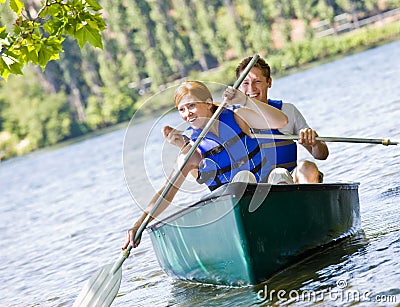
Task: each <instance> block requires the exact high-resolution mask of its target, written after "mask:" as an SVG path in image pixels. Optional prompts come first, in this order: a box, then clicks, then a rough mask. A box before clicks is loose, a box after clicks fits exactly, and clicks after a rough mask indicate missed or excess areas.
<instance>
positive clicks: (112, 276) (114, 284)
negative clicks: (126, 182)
mask: <svg viewBox="0 0 400 307" xmlns="http://www.w3.org/2000/svg"><path fill="white" fill-rule="evenodd" d="M258 58H259V55H258V54H255V55H254V56H253V58H252V59H251V61H250V62H249V64H248V65H247V66H246V68H245V70H244V71H243V72H242V73H241V74H240V76H239V78H238V79H237V80H236V82H235V84H234V85H233V88H234V89H237V88H238V87H239V85H240V84H241V83H242V81H243V80H244V78H245V77H246V75H247V74H248V73H249V71H250V69H251V68H252V67H253V65H254V64H255V63H256V61H257V60H258ZM226 104H227V102H226V100H225V99H224V100H223V102H222V103H221V104H220V105H219V106H218V109H217V110H216V111H215V112H214V114H213V116H212V117H211V118H210V120H209V121H208V123H207V125H206V126H205V127H204V129H203V131H202V132H201V133H200V135H199V137H198V139H197V140H196V142H195V143H194V144H193V145H192V148H191V149H190V150H189V151H188V153H187V155H186V157H185V160H184V161H183V163H182V165H181V166H180V168H179V170H178V171H177V172H176V173H175V174H174V176H173V177H172V178H171V180H170V181H169V183H168V185H167V186H166V187H165V189H164V190H163V192H162V193H161V195H160V197H159V198H158V199H157V201H156V203H155V204H154V206H153V208H152V210H151V211H150V212H149V214H148V215H147V216H146V219H145V220H144V221H143V223H142V224H141V225H140V227H139V229H138V231H137V232H136V235H135V238H134V241H137V240H138V239H139V238H140V237H141V235H142V232H143V231H144V229H145V228H146V226H147V224H148V223H149V221H150V219H151V217H152V216H153V215H154V213H155V212H156V211H157V209H158V207H159V206H160V204H161V202H162V200H163V199H164V197H165V196H166V195H167V193H168V192H169V190H170V189H171V188H172V186H173V185H174V184H175V182H176V181H177V179H178V177H179V175H180V173H181V172H182V170H183V168H184V167H185V166H186V164H187V163H188V161H189V159H190V157H191V156H192V155H193V153H194V151H195V150H196V149H197V147H198V146H199V144H200V142H201V140H202V139H203V138H204V136H205V135H206V134H207V132H208V131H209V130H210V129H211V126H212V124H213V123H214V121H215V120H216V118H217V117H218V116H219V115H220V114H221V112H222V111H223V109H224V107H225V106H226ZM131 249H132V245H131V244H129V245H128V247H127V248H126V250H124V251H123V252H122V253H121V255H120V257H119V258H118V260H117V261H116V262H115V263H114V264H108V265H105V266H104V267H102V268H101V269H100V270H98V271H97V272H96V274H95V275H93V276H92V278H90V279H89V280H88V281H87V283H86V284H85V286H84V287H83V289H82V290H81V292H80V294H79V296H78V297H77V299H76V300H75V302H74V305H73V306H96V307H97V306H110V305H111V303H112V301H113V300H114V298H115V296H116V295H117V293H118V290H119V287H120V285H121V278H122V263H123V262H124V261H125V259H126V258H128V257H129V253H130V251H131Z"/></svg>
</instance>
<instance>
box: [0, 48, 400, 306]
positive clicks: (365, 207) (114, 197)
mask: <svg viewBox="0 0 400 307" xmlns="http://www.w3.org/2000/svg"><path fill="white" fill-rule="evenodd" d="M399 59H400V41H397V42H393V43H390V44H387V45H384V46H381V47H378V48H374V49H371V50H368V51H366V52H363V53H359V54H355V55H351V56H347V57H345V58H343V59H340V60H337V61H334V62H331V63H328V64H324V65H321V66H318V67H315V68H312V69H309V70H307V71H303V72H300V73H296V74H293V75H290V76H288V77H285V78H281V79H277V80H274V82H273V86H272V89H271V90H270V93H269V96H270V98H276V99H278V98H280V99H284V100H285V101H287V102H292V103H294V104H296V105H297V107H298V108H299V109H300V110H301V111H302V113H303V114H304V115H305V117H306V119H307V121H308V123H309V124H310V125H311V126H312V127H313V128H314V129H316V130H317V131H318V133H319V134H320V135H321V136H343V137H360V138H386V137H388V138H391V139H393V140H400V128H399V124H400V60H399ZM164 121H166V122H168V121H169V122H172V123H173V124H174V125H175V124H177V123H179V120H178V119H177V116H176V114H169V115H168V116H166V117H165V118H163V120H162V121H150V120H149V121H146V122H142V123H137V124H136V122H135V121H133V124H135V128H134V129H130V130H131V131H133V132H132V133H131V134H128V136H129V138H128V139H127V141H125V143H124V137H125V134H126V129H122V130H117V131H114V132H110V133H107V134H105V135H102V136H97V137H94V138H90V139H86V140H83V141H81V142H78V143H74V144H72V145H68V146H65V147H62V148H58V149H49V150H43V151H38V152H36V153H33V154H30V155H27V156H24V157H20V158H15V159H12V160H9V161H5V162H2V163H1V164H0V193H1V194H0V195H1V198H0V234H1V241H0V250H1V254H0V272H1V274H0V305H1V306H71V305H72V303H73V301H74V300H75V298H76V296H77V295H78V294H79V292H80V290H81V289H82V286H83V284H84V282H85V281H87V280H88V279H89V278H90V277H91V276H92V275H93V274H94V272H95V271H96V270H97V269H99V268H100V267H101V266H103V265H105V264H108V263H112V262H114V261H115V260H116V259H117V258H118V256H119V253H120V249H121V246H122V245H123V243H124V238H125V233H126V229H128V228H129V227H131V226H132V225H133V223H134V221H135V219H136V218H137V217H138V216H139V214H140V208H139V207H138V205H143V204H146V203H147V201H149V200H150V198H151V196H152V194H153V193H154V189H158V188H160V187H161V184H162V183H163V181H164V174H165V173H167V172H168V169H169V168H170V167H172V165H168V163H167V164H166V165H165V166H164V167H161V165H160V164H159V159H160V157H161V155H162V154H170V155H171V154H172V155H174V154H175V152H174V149H171V148H170V147H168V146H162V145H163V143H162V137H161V133H160V132H159V126H160V125H162V124H163V123H164ZM153 127H156V128H155V129H153ZM149 131H151V133H149ZM124 144H125V150H123V147H124ZM328 145H329V148H330V156H329V158H328V159H327V160H326V161H317V164H318V166H319V167H320V168H321V169H322V171H323V172H324V173H325V181H326V182H332V181H356V182H360V184H361V185H360V190H359V194H360V204H361V217H362V231H360V232H359V233H358V234H356V235H355V236H354V237H352V238H351V239H348V240H345V241H344V242H342V243H341V244H339V245H337V246H334V247H332V248H330V249H328V250H325V251H322V252H321V253H319V254H317V255H314V256H312V257H310V258H307V259H306V260H305V261H303V262H302V263H299V264H297V265H294V266H292V267H290V268H289V269H287V270H285V271H284V272H282V273H280V274H278V275H276V276H274V277H273V278H272V279H271V280H269V281H268V283H266V284H264V285H260V286H257V287H245V288H229V287H218V286H210V285H201V284H196V283H190V282H184V281H179V280H175V279H173V278H171V277H169V276H167V275H166V274H165V273H164V272H163V271H162V270H161V269H160V267H159V265H158V262H157V259H156V257H155V255H154V252H153V249H152V246H151V242H150V238H149V236H148V234H147V233H145V234H144V235H143V238H142V243H141V245H140V246H139V247H138V248H137V249H134V250H133V251H132V253H131V256H130V258H129V259H127V260H126V261H125V263H124V264H123V274H122V276H123V277H122V283H121V287H120V291H119V294H118V296H117V297H116V299H115V301H114V303H113V306H250V305H265V306H267V305H271V304H276V305H278V304H281V303H287V304H289V305H293V306H310V305H313V304H315V303H312V302H310V301H307V300H299V301H297V302H296V300H295V298H296V293H297V294H299V293H300V294H301V293H302V291H303V292H304V291H314V292H315V293H322V292H323V291H325V292H326V291H330V293H329V292H326V293H329V295H326V296H325V298H324V299H323V300H320V301H319V302H317V304H318V305H321V306H326V305H335V306H337V305H343V306H349V305H360V306H376V305H380V306H395V305H399V304H400V290H399V288H400V146H388V147H386V146H382V145H370V144H348V143H346V144H345V143H329V144H328ZM161 148H162V150H161ZM123 153H124V155H123ZM299 155H300V159H303V158H310V156H309V155H308V154H307V153H306V152H305V151H303V150H302V151H300V154H299ZM123 156H124V158H123ZM123 161H124V163H125V172H124V166H123V165H124V163H123ZM127 170H128V171H127ZM127 183H128V185H127ZM190 184H191V185H192V186H193V185H194V184H193V183H190ZM191 189H192V187H191V188H188V189H186V190H185V191H184V192H182V193H181V194H180V195H178V198H177V201H176V204H177V205H179V206H180V205H184V204H187V203H190V202H191V201H193V200H195V199H197V198H198V196H199V195H201V194H202V193H205V191H204V189H203V188H199V187H195V188H193V189H197V190H196V193H189V191H191ZM131 194H132V196H131ZM265 290H267V291H265ZM272 290H274V291H275V292H273V291H272ZM280 290H283V291H286V296H281V297H280V298H281V299H282V300H281V301H279V298H278V297H277V295H276V293H277V292H278V291H280ZM260 291H261V292H260ZM290 291H292V292H291V298H292V300H291V301H288V300H289V299H290V297H289V292H290ZM350 291H353V292H352V293H359V294H360V295H361V296H362V295H364V298H368V299H369V300H370V301H364V302H359V300H358V299H357V297H355V296H353V297H350V298H346V297H345V295H343V294H346V293H347V292H350ZM264 292H268V293H269V294H270V293H272V297H271V298H272V300H267V301H264V302H263V301H262V300H261V297H260V295H258V294H259V293H264ZM273 293H275V294H273ZM332 294H333V295H332ZM365 294H367V295H365ZM361 298H363V297H361Z"/></svg>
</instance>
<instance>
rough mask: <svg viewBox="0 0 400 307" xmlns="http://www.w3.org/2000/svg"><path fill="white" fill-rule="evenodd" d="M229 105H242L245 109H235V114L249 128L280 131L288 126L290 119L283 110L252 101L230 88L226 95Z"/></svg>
mask: <svg viewBox="0 0 400 307" xmlns="http://www.w3.org/2000/svg"><path fill="white" fill-rule="evenodd" d="M224 96H225V98H226V99H227V103H228V104H230V105H234V104H240V105H242V106H243V108H238V109H235V114H236V115H237V116H238V117H240V118H241V119H242V120H243V121H244V122H245V123H246V124H247V125H248V126H249V128H255V129H279V128H282V127H284V126H286V125H287V123H288V118H287V116H286V115H285V113H283V112H282V111H281V110H278V109H277V108H274V107H272V106H270V105H268V104H267V103H263V102H261V101H258V100H256V99H251V98H250V97H248V96H246V95H245V94H244V93H242V92H241V91H239V90H235V89H233V88H232V87H228V88H227V90H226V91H225V93H224Z"/></svg>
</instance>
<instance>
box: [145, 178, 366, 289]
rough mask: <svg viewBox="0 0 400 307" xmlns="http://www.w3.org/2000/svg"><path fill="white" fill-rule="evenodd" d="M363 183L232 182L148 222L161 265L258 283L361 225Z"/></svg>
mask: <svg viewBox="0 0 400 307" xmlns="http://www.w3.org/2000/svg"><path fill="white" fill-rule="evenodd" d="M358 186H359V184H358V183H326V184H325V183H324V184H288V185H270V184H246V183H230V184H227V185H225V186H223V187H220V188H219V189H217V190H215V191H214V192H212V193H210V194H209V195H207V196H206V197H204V198H203V199H201V200H200V201H199V202H197V203H194V204H192V205H190V206H188V207H187V208H184V209H183V210H181V211H179V212H176V213H174V214H172V215H170V216H168V217H167V218H165V219H163V220H162V221H158V222H155V223H154V224H152V225H149V227H148V228H147V230H148V231H149V233H150V237H151V241H152V244H153V248H154V250H155V253H156V256H157V259H158V262H159V264H160V266H161V268H162V269H163V270H164V271H165V272H166V273H167V274H168V275H170V276H174V277H177V278H179V279H183V280H190V281H195V282H201V283H208V284H217V285H229V286H246V285H256V284H259V283H261V282H263V281H265V280H267V279H268V278H270V277H271V276H273V275H274V274H275V273H277V272H279V271H281V270H282V269H284V268H286V267H288V266H289V265H291V264H293V263H295V262H297V261H299V260H301V259H303V258H304V257H306V256H308V255H310V253H314V252H315V251H317V250H319V249H321V248H324V247H326V246H328V245H331V244H335V243H337V242H339V241H340V240H342V239H344V238H347V237H349V236H351V235H353V234H355V233H356V232H357V231H358V230H359V229H360V224H361V221H360V207H359V197H358Z"/></svg>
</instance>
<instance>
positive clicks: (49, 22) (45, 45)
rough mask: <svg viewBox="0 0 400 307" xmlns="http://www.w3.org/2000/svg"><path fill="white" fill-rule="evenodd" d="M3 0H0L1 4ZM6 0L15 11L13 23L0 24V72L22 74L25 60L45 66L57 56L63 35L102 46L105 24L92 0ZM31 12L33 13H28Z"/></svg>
mask: <svg viewBox="0 0 400 307" xmlns="http://www.w3.org/2000/svg"><path fill="white" fill-rule="evenodd" d="M5 2H6V0H0V4H4V3H5ZM26 6H27V7H25V5H24V4H23V3H22V2H21V1H20V0H9V8H10V10H11V11H12V12H13V13H14V15H16V18H15V21H14V24H13V25H9V26H7V25H3V24H0V55H1V57H0V75H1V77H3V78H4V79H7V77H8V76H9V74H10V73H11V74H22V69H23V67H24V66H25V65H27V64H28V63H33V64H35V65H39V66H41V68H42V70H44V69H45V67H46V65H47V63H48V62H50V61H51V60H56V59H59V55H60V52H62V51H63V48H62V43H63V41H64V39H65V37H66V36H70V37H72V38H73V39H75V40H77V41H78V44H79V47H80V48H82V47H83V46H84V45H85V44H86V43H89V44H90V45H92V46H94V47H98V48H102V47H103V44H102V38H101V31H103V30H104V29H105V28H106V25H105V22H104V20H103V17H102V15H101V13H100V12H99V11H100V10H101V9H102V7H101V6H100V5H99V4H98V3H97V1H96V0H67V1H65V0H44V1H43V2H42V3H41V6H40V7H38V8H37V7H36V5H35V2H32V1H28V3H27V4H26ZM32 15H34V16H32Z"/></svg>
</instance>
